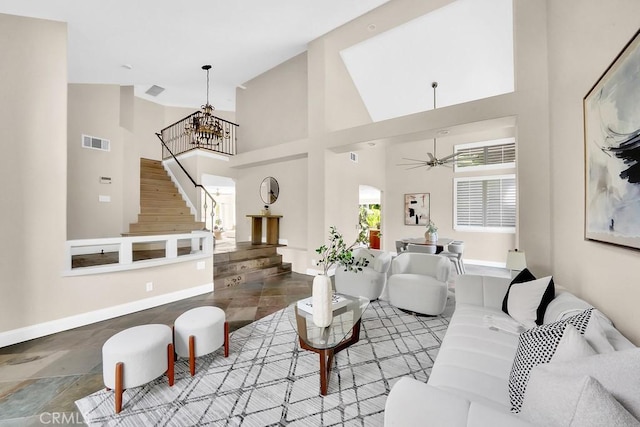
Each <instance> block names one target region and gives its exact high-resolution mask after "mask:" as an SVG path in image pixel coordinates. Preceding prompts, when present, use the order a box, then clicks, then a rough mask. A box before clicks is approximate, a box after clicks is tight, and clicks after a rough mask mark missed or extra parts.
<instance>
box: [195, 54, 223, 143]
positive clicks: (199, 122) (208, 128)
mask: <svg viewBox="0 0 640 427" xmlns="http://www.w3.org/2000/svg"><path fill="white" fill-rule="evenodd" d="M202 69H203V70H205V71H206V72H207V103H206V104H204V105H203V106H202V107H201V108H202V110H200V111H197V112H196V113H194V114H192V115H191V116H190V117H188V119H187V123H186V124H185V126H184V130H185V133H186V134H187V135H189V136H191V143H192V144H198V145H218V144H219V143H220V142H221V141H222V140H223V139H228V138H229V137H230V132H229V129H224V126H223V124H222V119H220V118H218V117H216V116H214V115H213V111H214V110H215V108H214V107H213V105H211V104H209V70H210V69H211V65H203V66H202Z"/></svg>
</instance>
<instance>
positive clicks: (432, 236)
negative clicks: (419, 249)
mask: <svg viewBox="0 0 640 427" xmlns="http://www.w3.org/2000/svg"><path fill="white" fill-rule="evenodd" d="M424 238H425V239H426V240H427V242H437V241H438V232H437V231H434V232H431V233H430V232H428V231H426V232H425V233H424Z"/></svg>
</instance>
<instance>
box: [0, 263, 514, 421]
mask: <svg viewBox="0 0 640 427" xmlns="http://www.w3.org/2000/svg"><path fill="white" fill-rule="evenodd" d="M467 273H472V274H490V275H500V276H505V275H506V276H507V277H508V274H509V273H508V271H506V270H504V269H496V268H488V267H477V266H468V268H467ZM453 281H455V273H454V279H453ZM311 282H312V277H311V276H307V275H302V274H298V273H288V274H284V275H281V276H276V277H272V278H268V279H264V280H263V281H260V282H255V283H246V284H243V285H239V286H237V287H234V288H232V289H225V290H217V291H216V292H215V293H211V294H205V295H201V296H197V297H193V298H189V299H186V300H182V301H178V302H174V303H171V304H166V305H163V306H160V307H155V308H152V309H149V310H144V311H141V312H137V313H133V314H129V315H126V316H121V317H118V318H114V319H111V320H106V321H103V322H99V323H95V324H92V325H87V326H83V327H80V328H76V329H73V330H69V331H65V332H60V333H57V334H54V335H50V336H46V337H42V338H38V339H34V340H31V341H27V342H24V343H20V344H15V345H12V346H8V347H3V348H0V427H7V426H20V427H23V426H38V425H82V424H83V422H82V417H81V416H80V415H79V413H78V412H76V407H75V403H74V402H75V401H76V400H77V399H79V398H81V397H84V396H86V395H88V394H91V393H93V392H95V391H97V390H99V389H100V388H102V387H104V384H103V382H102V364H101V350H102V345H103V343H104V342H105V341H106V340H107V339H108V338H109V337H111V336H112V335H113V334H115V333H117V332H119V331H121V330H123V329H126V328H128V327H131V326H136V325H141V324H146V323H164V324H168V325H171V324H172V323H173V321H174V320H175V319H176V317H178V316H179V315H180V314H182V313H183V312H184V311H186V310H188V309H190V308H193V307H197V306H201V305H214V306H217V307H220V308H222V309H223V310H225V313H226V316H227V320H228V321H229V324H230V330H231V331H234V330H236V329H238V328H241V327H242V326H245V325H247V324H249V323H251V322H253V321H254V320H255V319H258V318H261V317H263V316H267V315H269V314H271V313H273V312H275V311H277V310H279V309H281V308H283V307H286V306H287V305H288V304H289V303H291V302H293V301H296V300H298V299H301V298H304V297H306V296H309V295H311Z"/></svg>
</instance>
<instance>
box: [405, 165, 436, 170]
mask: <svg viewBox="0 0 640 427" xmlns="http://www.w3.org/2000/svg"><path fill="white" fill-rule="evenodd" d="M425 166H427V164H422V165H416V166H414V167H412V168H406V169H405V170H408V171H409V170H411V169H418V168H423V167H425ZM429 169H431V167H429V168H427V170H429Z"/></svg>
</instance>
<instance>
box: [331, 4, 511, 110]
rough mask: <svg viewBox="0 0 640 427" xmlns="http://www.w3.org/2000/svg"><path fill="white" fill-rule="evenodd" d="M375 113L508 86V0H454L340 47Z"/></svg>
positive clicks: (441, 103) (451, 101) (456, 100)
mask: <svg viewBox="0 0 640 427" xmlns="http://www.w3.org/2000/svg"><path fill="white" fill-rule="evenodd" d="M340 54H341V56H342V60H343V61H344V63H345V65H346V67H347V69H348V71H349V74H350V75H351V78H352V79H353V81H354V83H355V85H356V88H357V89H358V91H359V93H360V96H361V97H362V100H363V101H364V103H365V105H366V107H367V109H368V111H369V114H370V115H371V118H372V120H373V121H380V120H386V119H391V118H394V117H400V116H404V115H408V114H413V113H417V112H421V111H427V110H431V109H433V89H432V88H431V83H432V82H434V81H437V82H438V93H437V96H438V98H437V107H438V108H440V107H445V106H448V105H455V104H461V103H463V102H468V101H473V100H477V99H482V98H487V97H490V96H495V95H499V94H504V93H509V92H513V90H514V66H513V10H512V0H458V1H455V2H452V3H450V4H449V5H447V6H445V7H442V8H440V9H437V10H435V11H433V12H431V13H429V14H427V15H424V16H421V17H419V18H416V19H414V20H412V21H410V22H408V23H406V24H404V25H401V26H399V27H396V28H394V29H392V30H389V31H386V32H384V33H382V34H380V35H377V36H375V37H372V38H370V39H368V40H366V41H364V42H361V43H359V44H356V45H354V46H351V47H349V48H347V49H344V50H342V51H341V52H340Z"/></svg>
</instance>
